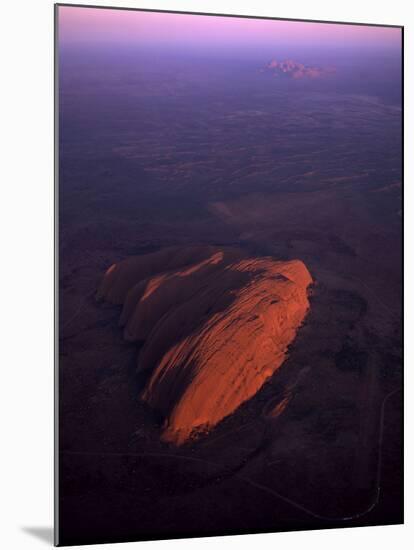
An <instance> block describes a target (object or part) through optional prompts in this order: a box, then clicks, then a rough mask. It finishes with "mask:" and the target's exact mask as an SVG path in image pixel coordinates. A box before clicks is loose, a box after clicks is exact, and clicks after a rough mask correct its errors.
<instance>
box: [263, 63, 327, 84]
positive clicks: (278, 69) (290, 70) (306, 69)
mask: <svg viewBox="0 0 414 550" xmlns="http://www.w3.org/2000/svg"><path fill="white" fill-rule="evenodd" d="M266 69H267V70H268V71H271V72H272V73H273V75H274V76H280V77H284V78H293V79H299V78H319V77H320V76H322V75H324V74H327V73H332V72H334V69H333V68H329V69H327V68H321V67H310V66H307V65H304V64H303V63H297V62H296V61H293V60H292V59H286V60H284V61H276V59H273V60H272V61H270V63H268V64H267V65H266Z"/></svg>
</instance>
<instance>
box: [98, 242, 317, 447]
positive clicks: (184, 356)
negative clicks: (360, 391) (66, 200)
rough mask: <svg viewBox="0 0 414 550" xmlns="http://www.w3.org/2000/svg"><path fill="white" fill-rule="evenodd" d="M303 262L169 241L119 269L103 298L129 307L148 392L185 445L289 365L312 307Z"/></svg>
mask: <svg viewBox="0 0 414 550" xmlns="http://www.w3.org/2000/svg"><path fill="white" fill-rule="evenodd" d="M311 282H312V279H311V276H310V274H309V272H308V270H307V268H306V267H305V265H304V264H303V263H302V262H301V261H299V260H293V261H285V262H282V261H275V260H274V259H272V258H270V257H263V258H252V257H246V255H245V254H244V253H243V252H242V251H241V250H239V249H237V248H218V247H186V248H168V249H165V250H161V251H159V252H155V253H152V254H147V255H144V256H138V257H132V258H128V259H126V260H124V261H122V262H120V263H118V264H114V265H113V266H111V267H110V268H109V269H108V271H107V272H106V274H105V276H104V279H103V281H102V284H101V286H100V288H99V290H98V293H97V298H98V299H104V300H106V301H108V302H110V303H113V304H123V310H122V314H121V319H120V324H121V326H123V327H124V337H125V339H126V340H128V341H145V343H144V346H143V348H142V350H141V352H140V354H139V359H138V369H139V370H146V369H148V370H149V371H150V376H149V380H148V383H147V385H146V387H145V389H144V391H143V394H142V399H143V400H144V401H146V402H147V403H148V404H150V405H151V406H152V407H153V408H154V409H157V410H158V411H160V412H162V414H163V415H164V418H165V423H164V426H163V433H162V438H163V439H164V440H165V441H169V442H171V443H174V444H176V445H181V444H182V443H184V442H185V441H187V440H188V439H189V438H190V437H191V436H193V435H195V434H197V433H200V432H206V431H208V430H210V429H211V428H212V427H214V426H215V425H216V424H218V423H219V422H220V421H221V420H222V419H223V418H225V417H226V416H228V415H230V414H232V413H233V412H234V411H235V410H236V409H237V408H238V407H239V406H240V405H241V404H242V403H244V402H245V401H246V400H248V399H250V398H251V397H253V396H254V395H255V394H256V393H257V391H258V390H259V389H260V388H261V387H262V386H263V384H264V383H265V382H266V380H267V379H268V378H269V377H271V376H272V375H273V374H274V373H275V371H276V370H277V369H278V368H279V367H280V366H281V365H282V363H283V361H284V359H285V357H286V353H287V349H288V346H289V344H291V343H292V341H293V340H294V338H295V335H296V332H297V330H298V328H299V327H300V325H301V324H302V322H303V320H304V318H305V316H306V313H307V311H308V308H309V302H308V297H307V287H308V285H309V284H310V283H311Z"/></svg>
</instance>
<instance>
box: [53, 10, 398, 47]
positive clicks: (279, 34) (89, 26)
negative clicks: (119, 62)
mask: <svg viewBox="0 0 414 550" xmlns="http://www.w3.org/2000/svg"><path fill="white" fill-rule="evenodd" d="M400 37H401V31H400V29H398V28H390V27H369V26H361V25H338V24H324V23H307V22H306V23H304V22H295V21H278V20H265V19H245V18H231V17H229V18H226V17H213V16H200V15H186V14H179V15H177V14H171V13H151V12H140V11H126V10H114V9H109V8H108V9H93V8H79V7H68V6H61V7H59V40H60V43H61V44H68V43H76V42H83V43H84V42H90V43H93V42H107V43H108V42H110V43H120V44H122V43H137V44H152V43H154V44H175V45H188V46H201V47H203V46H207V47H208V46H210V47H217V46H219V47H220V46H223V47H225V46H227V45H246V44H248V45H249V46H252V47H255V46H258V47H260V46H269V45H272V44H274V45H275V46H276V45H277V44H279V43H281V42H285V43H286V42H288V41H290V42H293V43H294V44H295V46H301V47H307V46H323V47H335V48H338V47H339V48H347V47H353V48H354V47H359V46H361V47H368V48H371V47H372V48H380V49H384V48H387V47H396V46H397V47H398V46H399V45H400Z"/></svg>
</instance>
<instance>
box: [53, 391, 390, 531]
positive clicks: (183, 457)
mask: <svg viewBox="0 0 414 550" xmlns="http://www.w3.org/2000/svg"><path fill="white" fill-rule="evenodd" d="M400 391H401V389H400V388H398V389H396V390H393V391H391V392H389V393H388V394H387V395H386V396H385V397H384V399H383V400H382V403H381V413H380V425H379V428H380V430H379V438H378V462H377V472H376V487H375V495H374V497H373V500H372V502H371V504H370V505H369V506H368V507H367V508H365V509H364V510H362V511H361V512H357V513H355V514H352V515H350V516H342V517H329V516H324V515H322V514H318V513H317V512H314V511H313V510H311V509H309V508H307V507H306V506H303V505H302V504H300V503H298V502H296V501H294V500H292V499H290V498H288V497H286V496H285V495H282V494H280V493H278V492H277V491H275V490H273V489H271V488H270V487H267V486H266V485H263V484H262V483H257V482H256V481H254V480H252V479H250V478H249V477H246V476H244V475H243V474H240V473H238V472H236V473H235V474H234V477H236V478H238V479H240V480H242V481H244V482H246V483H248V484H249V485H251V486H252V487H255V488H256V489H259V490H261V491H264V492H266V493H268V494H270V495H273V496H274V497H276V498H278V499H279V500H281V501H283V502H285V503H287V504H289V505H291V506H292V507H294V508H296V509H298V510H301V511H302V512H305V513H306V514H308V515H309V516H311V517H313V518H315V519H319V520H323V521H328V522H339V521H351V520H355V519H358V518H361V517H362V516H365V515H366V514H368V513H369V512H371V511H372V510H373V509H374V508H375V506H376V505H377V504H378V502H379V498H380V494H381V469H382V468H381V467H382V447H383V438H384V419H385V406H386V404H387V401H388V400H389V399H390V398H391V397H392V396H393V395H394V394H396V393H398V392H400ZM60 454H66V455H88V456H108V457H123V456H135V457H157V458H175V459H178V460H186V461H190V462H198V463H204V464H208V465H209V466H223V465H222V464H220V463H219V462H214V461H211V460H205V459H203V458H196V457H193V456H187V455H181V454H175V453H150V452H149V453H145V452H144V453H127V452H109V453H108V452H104V451H102V452H99V451H96V452H88V451H60Z"/></svg>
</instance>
